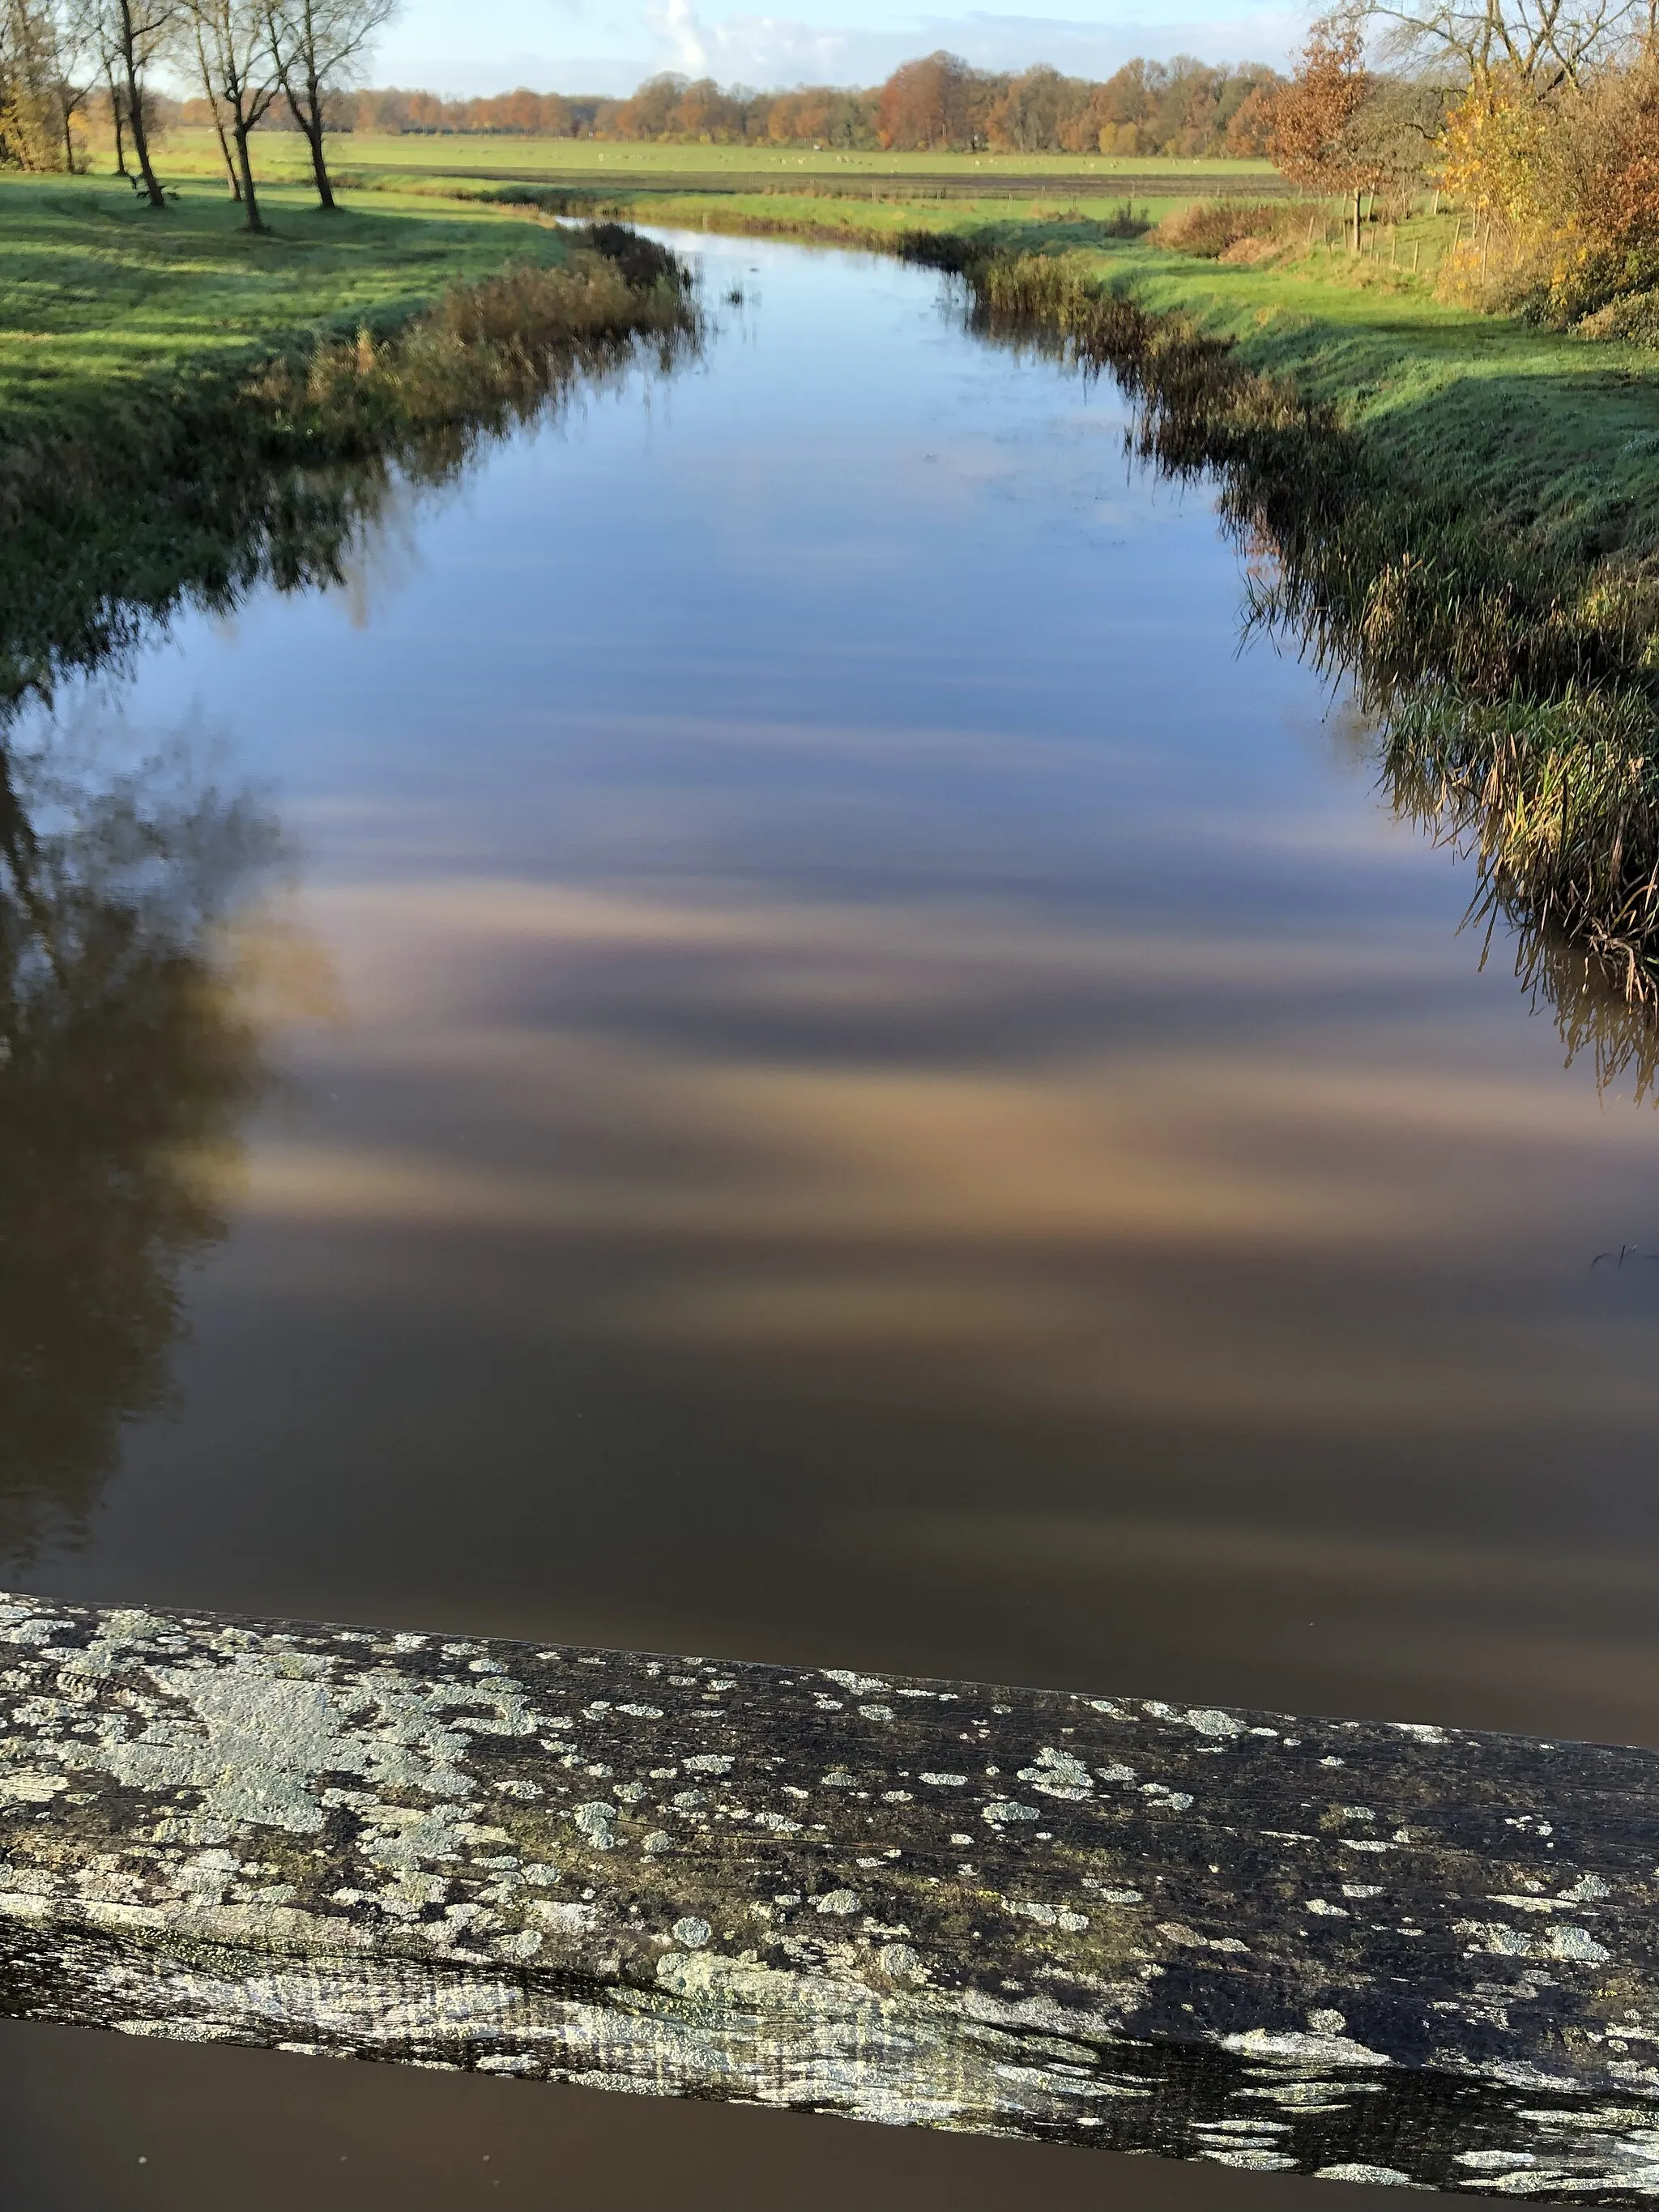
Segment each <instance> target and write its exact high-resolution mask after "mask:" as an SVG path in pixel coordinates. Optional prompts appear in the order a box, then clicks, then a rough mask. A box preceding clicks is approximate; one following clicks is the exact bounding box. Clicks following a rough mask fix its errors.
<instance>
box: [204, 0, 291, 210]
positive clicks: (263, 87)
mask: <svg viewBox="0 0 1659 2212" xmlns="http://www.w3.org/2000/svg"><path fill="white" fill-rule="evenodd" d="M184 5H185V10H186V13H187V15H188V17H189V21H190V27H191V36H192V38H195V39H199V40H200V44H201V53H202V60H203V74H204V82H206V84H207V85H208V87H209V91H210V97H211V98H212V100H214V103H215V109H214V112H215V114H216V115H217V114H218V112H219V111H220V105H221V104H222V107H223V112H224V115H225V118H226V119H227V121H228V123H229V125H230V134H231V137H232V138H233V140H234V143H235V147H236V173H237V176H238V178H239V179H240V183H241V187H242V209H243V213H244V217H245V227H246V228H247V229H249V230H252V231H259V232H263V231H264V230H265V229H266V228H267V227H268V226H267V225H266V222H265V220H264V216H262V215H261V214H260V212H259V200H258V193H257V192H256V191H255V190H254V187H253V164H252V161H251V160H250V159H249V156H248V146H247V142H248V137H249V134H250V133H251V132H252V131H253V129H254V128H255V126H256V125H258V123H260V122H261V121H262V120H263V118H264V116H265V115H266V114H267V113H268V112H269V111H270V106H271V103H272V101H273V100H275V99H276V95H277V93H278V92H279V91H280V90H281V82H280V80H279V79H278V76H277V74H276V61H275V59H274V58H273V54H272V46H271V27H270V15H269V14H268V12H267V10H266V8H265V5H264V0H184Z"/></svg>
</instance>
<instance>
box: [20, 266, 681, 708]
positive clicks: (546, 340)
mask: <svg viewBox="0 0 1659 2212" xmlns="http://www.w3.org/2000/svg"><path fill="white" fill-rule="evenodd" d="M700 328H701V324H700V311H699V309H698V307H697V305H696V301H695V299H694V297H693V295H692V290H691V283H690V276H689V274H688V272H687V271H686V270H684V267H683V266H682V264H680V263H679V261H678V259H677V258H675V257H674V256H673V255H672V254H671V253H669V252H666V251H665V249H664V248H662V247H660V246H657V245H655V244H654V243H653V242H652V241H651V240H647V239H642V238H641V237H639V236H638V235H637V234H635V233H634V232H632V231H627V230H624V229H622V228H620V227H618V226H616V225H595V226H593V227H592V228H590V229H588V230H587V231H586V232H581V233H578V234H576V235H575V239H574V251H573V252H572V253H571V255H570V257H569V258H568V260H567V261H565V262H564V263H562V264H559V265H557V266H554V267H543V266H537V265H533V264H521V265H518V266H514V267H511V268H509V269H507V270H504V271H503V272H501V274H500V275H497V276H491V277H488V278H486V279H484V280H483V281H482V282H481V283H475V284H469V285H465V286H462V287H459V288H457V289H454V290H453V291H451V292H450V293H448V294H447V295H445V296H444V297H443V298H442V299H441V300H440V301H437V302H436V304H435V305H434V306H433V307H431V308H429V309H428V310H427V311H426V312H424V313H421V314H419V315H416V317H414V318H413V319H410V320H408V321H406V322H404V324H403V325H401V326H399V327H398V328H395V329H393V330H392V331H381V332H379V333H377V332H375V331H374V330H372V329H370V328H368V327H367V326H365V327H363V328H362V329H360V330H359V331H358V332H357V333H356V336H355V337H334V338H325V339H322V340H320V341H319V342H316V343H313V344H312V345H310V346H309V347H307V348H304V349H293V350H291V351H289V352H287V353H284V354H282V355H279V356H276V358H275V359H273V360H270V361H269V362H265V363H264V365H263V366H261V367H259V368H255V369H253V370H251V371H244V372H242V373H240V374H237V375H234V376H214V377H207V378H204V379H202V380H198V381H197V382H196V383H195V384H193V385H185V386H179V385H176V384H175V385H173V386H168V387H165V388H160V389H157V390H156V391H155V392H149V393H147V394H145V395H143V400H142V401H141V403H140V404H135V405H133V406H132V407H131V409H130V410H129V412H128V413H127V414H126V415H125V416H121V417H118V418H117V419H115V420H113V421H112V422H110V423H109V424H108V425H107V426H106V428H105V430H104V432H103V434H102V435H99V436H98V437H97V438H96V439H95V440H94V439H93V438H90V437H88V436H84V435H82V436H70V437H59V438H56V439H49V438H46V437H40V438H37V439H35V440H33V441H27V442H23V441H9V442H6V443H4V444H0V716H3V714H4V712H5V709H6V708H7V706H8V705H9V703H13V702H16V701H17V700H18V699H20V698H21V697H22V696H25V695H27V694H28V693H31V692H37V693H41V694H48V695H49V694H50V692H51V690H52V687H53V685H54V684H55V683H56V682H58V680H59V679H60V678H62V677H63V676H64V675H65V674H67V673H68V672H70V671H75V670H88V669H91V668H94V667H96V666H98V665H100V663H102V662H104V661H106V660H107V659H109V658H110V657H111V656H112V654H116V655H118V654H120V653H125V652H127V651H130V650H131V647H133V646H134V645H135V644H136V643H137V641H138V639H139V638H140V637H142V636H143V634H144V633H145V631H146V630H147V629H149V628H150V627H151V626H152V625H153V624H154V623H156V622H157V621H160V620H164V619H165V618H166V617H167V615H168V614H169V613H170V612H171V611H173V610H174V609H175V608H176V607H178V606H179V605H185V604H193V605H202V606H207V607H211V608H215V609H222V608H227V607H229V606H232V605H234V604H235V603H236V601H237V600H238V599H240V597H241V596H242V594H243V593H244V592H246V590H247V589H248V588H250V586H252V584H253V583H254V582H255V581H257V580H259V579H260V578H262V577H267V576H268V577H270V578H272V579H273V580H275V581H276V583H277V584H278V585H279V586H281V587H283V588H285V589H287V588H295V587H297V586H301V585H304V584H307V583H319V582H331V581H334V580H337V578H338V575H339V573H340V568H339V564H340V560H341V557H342V555H343V552H344V550H345V549H346V548H347V546H348V545H349V544H350V542H351V540H352V538H353V537H354V536H355V534H356V532H358V531H360V530H361V529H362V527H364V526H366V524H367V523H368V522H369V521H370V520H372V519H373V517H374V514H375V513H378V512H379V511H380V507H382V505H383V504H384V501H385V500H386V496H387V495H388V493H389V491H390V490H391V489H392V484H393V483H394V481H395V480H396V479H398V478H399V477H401V478H404V479H409V480H413V481H415V482H417V483H423V484H435V483H441V482H443V481H445V480H447V478H448V477H451V476H453V473H454V472H455V471H456V470H457V469H459V467H460V466H461V465H462V464H463V463H464V462H465V459H466V458H467V456H468V455H469V454H470V453H471V452H472V451H473V450H474V448H475V447H477V444H478V443H479V442H480V441H481V440H483V439H486V438H489V437H493V436H497V435H501V433H502V432H504V431H506V430H508V429H510V428H513V427H514V426H515V425H518V424H521V423H525V422H530V421H532V420H534V419H535V417H536V416H538V414H539V413H540V412H541V411H542V410H544V409H546V408H548V407H550V406H554V405H556V404H558V403H559V401H560V400H561V399H562V398H563V397H564V396H565V395H566V394H567V393H568V392H569V390H570V389H571V388H572V386H574V385H575V384H576V383H577V382H578V381H579V380H582V379H584V378H592V377H596V376H601V375H605V374H610V373H612V372H614V371H615V370H617V368H620V367H622V366H623V365H625V364H626V363H629V362H633V361H635V360H637V359H639V358H640V357H641V349H646V351H647V355H648V356H649V357H652V358H653V359H654V360H655V362H657V363H658V364H659V366H660V367H661V368H664V369H666V368H668V367H669V366H670V365H671V363H672V362H674V360H675V359H677V358H678V356H679V355H680V354H681V353H682V352H684V350H685V349H688V348H690V347H693V346H695V345H696V343H697V340H698V337H699V333H700Z"/></svg>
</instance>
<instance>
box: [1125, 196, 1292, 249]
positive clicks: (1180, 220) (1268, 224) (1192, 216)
mask: <svg viewBox="0 0 1659 2212" xmlns="http://www.w3.org/2000/svg"><path fill="white" fill-rule="evenodd" d="M1307 223H1308V210H1307V208H1306V207H1305V206H1304V204H1302V202H1301V201H1299V200H1261V201H1258V202H1256V203H1255V204H1249V203H1246V202H1244V201H1242V200H1200V201H1199V202H1197V203H1196V204H1194V206H1192V207H1186V208H1181V209H1179V210H1177V211H1176V213H1175V214H1174V215H1171V216H1165V217H1164V221H1163V222H1161V223H1159V224H1158V228H1157V229H1156V230H1154V231H1153V233H1152V244H1153V245H1154V246H1168V247H1169V248H1170V250H1171V251H1172V252H1176V253H1190V254H1193V255H1194V256H1195V257H1196V258H1198V259H1200V260H1201V261H1243V260H1264V259H1265V258H1267V254H1268V253H1269V252H1274V251H1276V250H1277V249H1278V248H1279V247H1280V246H1285V244H1287V243H1288V242H1289V241H1290V240H1291V238H1293V237H1294V236H1296V235H1297V233H1298V232H1299V231H1301V230H1304V229H1305V228H1307Z"/></svg>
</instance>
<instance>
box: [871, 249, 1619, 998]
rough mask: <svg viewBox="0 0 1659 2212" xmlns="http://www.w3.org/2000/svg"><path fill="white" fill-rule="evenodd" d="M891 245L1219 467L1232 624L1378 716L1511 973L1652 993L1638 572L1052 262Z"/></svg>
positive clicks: (1408, 792) (1393, 758)
mask: <svg viewBox="0 0 1659 2212" xmlns="http://www.w3.org/2000/svg"><path fill="white" fill-rule="evenodd" d="M904 251H905V252H906V253H907V256H908V258H911V259H914V260H918V261H923V262H926V263H927V264H929V265H932V266H934V267H940V268H944V269H945V270H950V271H951V272H953V273H955V274H957V275H960V276H963V278H965V280H966V283H967V284H968V287H969V301H970V313H971V315H972V318H973V319H974V321H975V324H976V325H977V326H978V327H979V328H980V329H981V330H982V331H984V332H985V333H986V334H987V336H989V337H995V338H1001V339H1003V340H1004V341H1006V342H1008V343H1015V344H1023V345H1030V344H1036V345H1039V346H1042V348H1043V349H1046V350H1048V351H1049V352H1051V353H1055V354H1058V355H1060V356H1061V357H1063V358H1065V359H1066V360H1068V361H1070V362H1073V363H1074V364H1075V365H1076V366H1078V367H1079V368H1081V369H1083V370H1084V371H1085V373H1088V374H1098V373H1101V372H1103V371H1109V372H1110V373H1111V374H1113V375H1114V376H1115V377H1116V378H1117V380H1119V382H1120V383H1121V385H1122V386H1124V387H1125V388H1126V389H1127V392H1129V393H1130V394H1131V395H1132V397H1133V399H1134V401H1135V403H1136V416H1135V421H1134V425H1133V429H1132V431H1131V433H1130V436H1131V441H1132V442H1133V447H1134V448H1135V449H1136V451H1137V452H1138V453H1139V454H1140V455H1141V456H1142V457H1143V458H1145V459H1147V460H1149V461H1151V462H1152V463H1153V464H1155V465H1157V466H1158V467H1159V468H1160V469H1163V470H1164V471H1168V472H1170V473H1172V474H1179V475H1194V474H1199V473H1205V472H1213V473H1214V474H1215V475H1217V476H1218V478H1219V481H1220V486H1221V499H1220V505H1221V510H1222V513H1223V515H1224V517H1225V520H1226V521H1227V522H1228V523H1229V525H1230V526H1231V528H1232V529H1233V530H1234V531H1235V532H1237V535H1238V537H1239V538H1240V539H1241V541H1242V542H1243V543H1245V544H1248V545H1249V548H1250V549H1251V550H1252V552H1253V553H1254V554H1255V555H1257V556H1267V557H1266V558H1261V557H1258V558H1257V559H1255V561H1253V562H1252V564H1251V583H1250V586H1249V591H1250V594H1251V606H1250V611H1251V618H1252V620H1253V621H1255V622H1256V623H1265V624H1267V625H1270V626H1272V627H1273V628H1275V629H1279V630H1280V631H1286V632H1288V633H1289V634H1291V635H1293V636H1294V637H1295V639H1296V641H1297V644H1298V646H1299V647H1300V648H1301V649H1302V650H1304V652H1305V653H1307V654H1308V655H1309V656H1310V658H1311V659H1313V660H1314V661H1315V662H1316V664H1317V665H1320V666H1322V667H1323V668H1326V669H1327V670H1328V671H1331V672H1333V673H1336V672H1339V671H1340V672H1343V673H1346V674H1348V675H1350V676H1351V677H1352V679H1353V681H1354V682H1355V684H1356V685H1357V687H1358V691H1359V694H1360V696H1361V697H1362V699H1363V700H1364V702H1366V703H1367V704H1368V705H1369V706H1370V707H1371V708H1373V709H1375V710H1376V711H1377V712H1378V713H1379V714H1381V716H1382V718H1383V741H1382V742H1383V756H1382V765H1383V775H1384V777H1385V780H1386V782H1387V785H1388V787H1389V792H1390V794H1391V796H1392V798H1393V799H1394V802H1395V805H1397V806H1398V807H1399V809H1400V810H1401V812H1402V813H1403V814H1405V815H1407V816H1408V817H1413V818H1414V819H1416V820H1417V821H1419V823H1422V824H1423V825H1425V827H1426V828H1428V829H1429V830H1430V831H1431V834H1433V835H1435V836H1438V837H1441V838H1443V839H1445V840H1447V841H1449V842H1454V843H1455V844H1456V845H1458V846H1459V847H1460V848H1466V849H1468V851H1469V852H1470V853H1471V854H1472V855H1473V857H1474V860H1475V862H1476V864H1477V866H1478V868H1479V871H1480V882H1481V884H1482V892H1481V895H1480V900H1484V901H1485V902H1486V904H1487V906H1488V908H1489V910H1490V911H1492V912H1493V913H1499V914H1501V915H1502V916H1503V917H1504V919H1505V920H1507V921H1509V922H1510V923H1511V924H1512V925H1513V926H1514V927H1515V929H1516V934H1517V941H1518V945H1519V960H1520V964H1521V969H1522V975H1523V978H1528V979H1531V980H1536V979H1537V978H1539V977H1541V976H1542V975H1544V974H1545V973H1546V971H1547V970H1549V969H1550V968H1551V963H1552V962H1554V961H1555V960H1556V951H1555V950H1554V948H1561V947H1565V948H1570V949H1574V950H1576V951H1577V953H1578V954H1579V955H1581V956H1583V957H1588V958H1589V959H1590V960H1592V961H1593V962H1594V963H1597V965H1598V966H1599V968H1600V969H1601V972H1602V973H1603V974H1604V975H1607V977H1609V978H1610V979H1611V980H1612V981H1613V982H1614V983H1615V984H1616V986H1617V988H1618V989H1619V991H1620V993H1621V994H1623V996H1624V997H1625V999H1626V1000H1627V1001H1628V1002H1629V1003H1630V1004H1631V1005H1632V1006H1640V1007H1642V1008H1644V1009H1645V1010H1649V1011H1650V1012H1651V1011H1652V1010H1655V1009H1659V582H1656V580H1654V579H1653V578H1652V577H1651V576H1650V575H1644V574H1642V573H1641V572H1639V571H1636V570H1630V571H1627V572H1620V571H1618V570H1611V571H1610V570H1608V569H1607V568H1602V569H1601V570H1599V571H1598V570H1595V569H1592V568H1587V567H1584V566H1575V565H1573V564H1571V563H1569V562H1566V561H1565V560H1563V559H1556V560H1549V559H1545V558H1542V557H1541V556H1537V555H1535V554H1534V553H1533V552H1532V551H1531V550H1529V549H1528V548H1527V547H1525V546H1524V545H1522V544H1518V543H1516V542H1515V541H1513V540H1510V539H1505V538H1503V537H1502V536H1501V535H1498V534H1496V533H1494V532H1492V530H1491V528H1490V527H1489V526H1487V525H1486V524H1485V523H1483V521H1482V520H1481V519H1480V518H1479V517H1477V516H1471V515H1470V514H1469V513H1467V512H1466V511H1465V510H1464V509H1463V508H1462V507H1461V506H1457V505H1455V504H1453V503H1451V502H1449V501H1446V500H1444V499H1442V498H1438V497H1437V496H1436V495H1435V494H1434V493H1433V491H1432V490H1431V489H1428V488H1425V487H1420V486H1405V485H1402V484H1401V483H1399V481H1398V480H1397V479H1386V480H1385V479H1384V478H1383V477H1382V476H1381V475H1380V473H1379V472H1378V471H1377V470H1376V468H1375V467H1374V466H1373V465H1371V463H1370V459H1369V457H1368V455H1367V453H1366V450H1365V447H1364V441H1363V440H1362V439H1361V438H1359V437H1358V436H1356V435H1354V434H1352V432H1349V431H1347V430H1345V429H1344V428H1342V427H1341V426H1340V423H1339V422H1338V421H1337V419H1336V416H1335V415H1334V411H1333V410H1331V409H1330V408H1329V407H1328V406H1324V405H1321V404H1316V403H1315V402H1311V401H1310V400H1308V399H1307V398H1304V396H1303V395H1302V394H1301V393H1300V392H1298V391H1297V388H1296V387H1295V386H1293V385H1291V383H1290V382H1289V381H1287V380H1284V379H1279V378H1274V377H1271V376H1267V375H1263V374H1260V373H1258V372H1255V371H1253V370H1250V369H1249V368H1246V367H1245V366H1244V365H1243V364H1242V363H1241V362H1239V361H1238V359H1237V356H1236V355H1235V353H1234V351H1233V349H1232V347H1231V344H1230V343H1229V342H1227V341H1226V340H1224V339H1218V338H1214V337H1207V336H1206V335H1205V334H1204V333H1202V332H1201V331H1197V330H1195V329H1194V327H1193V326H1192V325H1190V324H1189V323H1188V322H1187V321H1186V320H1185V319H1184V318H1182V317H1181V316H1178V315H1168V314H1158V313H1152V312H1150V311H1149V310H1147V309H1146V308H1145V307H1142V306H1140V305H1139V302H1138V301H1135V300H1133V299H1132V298H1130V297H1128V296H1127V295H1124V294H1122V293H1120V292H1116V291H1113V290H1110V289H1102V288H1101V287H1099V286H1097V285H1096V284H1094V283H1091V281H1090V280H1089V278H1088V277H1087V276H1086V275H1085V273H1084V271H1083V270H1081V269H1080V268H1079V266H1078V264H1076V263H1075V262H1074V261H1071V260H1068V259H1067V258H1065V257H1055V258H1048V257H1042V256H1035V255H1020V256H999V255H995V254H992V255H988V256H987V255H986V254H985V253H984V252H982V251H979V250H976V249H975V245H974V242H973V241H972V240H963V239H960V238H958V239H955V240H941V239H939V238H936V237H928V236H926V235H923V234H915V235H913V236H912V237H911V238H910V239H908V240H906V242H905V246H904ZM1479 904H1480V901H1477V906H1479ZM1558 964H1559V963H1558ZM1647 1026H1648V1029H1649V1030H1650V1031H1651V1030H1652V1028H1653V1024H1651V1022H1649V1023H1648V1024H1647Z"/></svg>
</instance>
